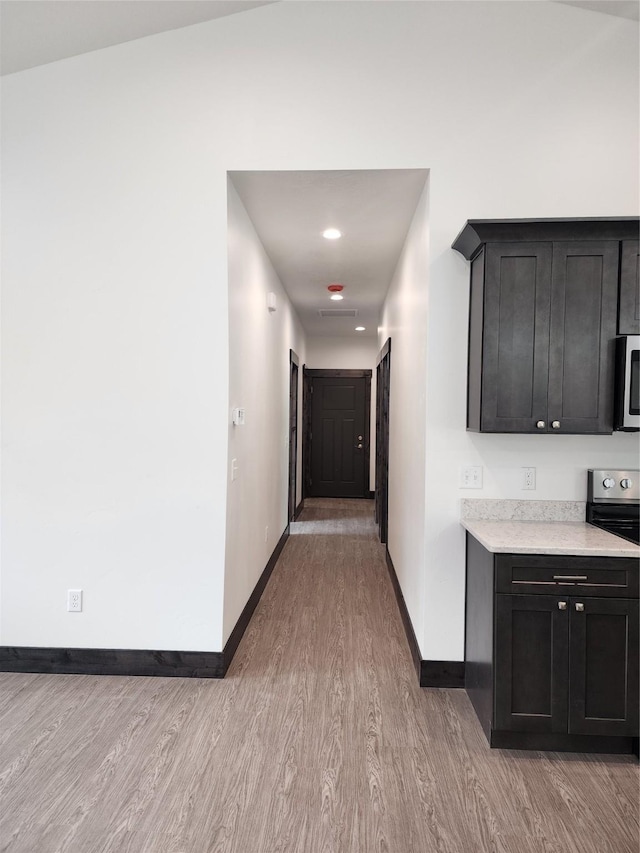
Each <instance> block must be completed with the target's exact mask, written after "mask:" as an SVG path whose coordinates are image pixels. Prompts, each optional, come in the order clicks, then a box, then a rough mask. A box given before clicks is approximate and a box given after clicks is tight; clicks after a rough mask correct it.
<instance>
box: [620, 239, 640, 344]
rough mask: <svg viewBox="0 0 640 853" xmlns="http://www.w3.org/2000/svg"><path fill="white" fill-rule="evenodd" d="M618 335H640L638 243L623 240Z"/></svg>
mask: <svg viewBox="0 0 640 853" xmlns="http://www.w3.org/2000/svg"><path fill="white" fill-rule="evenodd" d="M618 334H619V335H640V241H638V240H624V241H623V243H622V252H621V255H620V307H619V313H618Z"/></svg>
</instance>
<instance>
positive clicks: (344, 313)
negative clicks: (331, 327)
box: [318, 308, 358, 318]
mask: <svg viewBox="0 0 640 853" xmlns="http://www.w3.org/2000/svg"><path fill="white" fill-rule="evenodd" d="M318 314H319V315H320V316H321V317H328V318H330V317H357V316H358V309H357V308H319V309H318Z"/></svg>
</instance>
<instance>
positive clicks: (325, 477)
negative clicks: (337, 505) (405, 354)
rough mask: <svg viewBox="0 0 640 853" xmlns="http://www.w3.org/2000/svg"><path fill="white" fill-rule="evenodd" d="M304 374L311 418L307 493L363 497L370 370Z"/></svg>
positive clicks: (365, 491)
mask: <svg viewBox="0 0 640 853" xmlns="http://www.w3.org/2000/svg"><path fill="white" fill-rule="evenodd" d="M307 373H308V374H309V376H308V386H309V395H308V396H309V399H308V404H309V406H310V415H311V417H310V433H309V439H308V441H309V448H308V450H309V455H310V465H309V482H308V483H307V494H308V495H309V496H310V497H332V498H356V497H358V498H362V497H368V496H369V429H368V427H369V405H370V393H371V392H370V389H371V371H364V370H360V371H347V370H344V371H314V370H310V371H307ZM317 374H324V375H317ZM330 374H333V375H330ZM353 374H357V375H353Z"/></svg>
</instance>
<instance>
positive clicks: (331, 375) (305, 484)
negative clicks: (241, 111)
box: [302, 365, 373, 500]
mask: <svg viewBox="0 0 640 853" xmlns="http://www.w3.org/2000/svg"><path fill="white" fill-rule="evenodd" d="M372 372H373V371H371V370H330V369H328V368H327V369H323V368H313V367H307V366H306V365H303V366H302V476H303V480H302V498H303V500H304V498H306V497H308V496H309V492H310V488H311V395H312V393H313V391H312V388H313V380H314V379H316V378H317V379H336V378H339V377H343V378H346V379H348V378H356V379H358V378H360V379H364V380H365V383H364V484H363V494H362V497H363V498H368V497H369V487H370V480H371V472H370V453H371V437H370V432H371V375H372Z"/></svg>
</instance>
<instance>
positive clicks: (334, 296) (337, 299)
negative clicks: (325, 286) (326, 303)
mask: <svg viewBox="0 0 640 853" xmlns="http://www.w3.org/2000/svg"><path fill="white" fill-rule="evenodd" d="M329 299H333V301H334V302H340V300H341V299H344V296H343V295H342V294H341V293H333V294H332V295H331V296H330V297H329Z"/></svg>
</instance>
